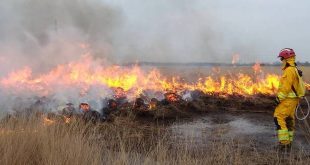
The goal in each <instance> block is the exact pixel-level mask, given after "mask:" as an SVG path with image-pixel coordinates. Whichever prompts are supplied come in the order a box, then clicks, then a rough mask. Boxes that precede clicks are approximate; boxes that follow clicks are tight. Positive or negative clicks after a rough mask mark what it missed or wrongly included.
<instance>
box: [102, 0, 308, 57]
mask: <svg viewBox="0 0 310 165" xmlns="http://www.w3.org/2000/svg"><path fill="white" fill-rule="evenodd" d="M104 1H105V2H108V3H109V4H113V5H114V6H116V7H119V8H121V10H122V12H123V13H122V14H123V15H124V16H125V17H126V24H125V25H126V26H124V28H125V31H127V32H128V31H129V32H130V31H131V32H132V34H134V35H133V36H130V37H133V38H136V39H137V40H141V42H137V44H139V45H135V47H137V49H138V50H141V52H145V51H146V52H148V51H147V50H148V49H149V50H150V51H152V52H153V53H154V54H156V53H158V54H160V56H159V58H160V59H162V58H163V56H164V55H163V54H165V55H166V58H167V59H170V60H173V59H177V60H181V61H222V62H226V61H229V60H230V59H229V57H230V56H231V55H232V54H234V53H239V54H240V57H241V60H242V61H255V60H261V61H265V62H268V61H275V60H276V58H275V56H277V54H278V52H279V50H280V49H282V48H284V47H292V48H294V49H295V50H296V52H297V55H298V60H301V61H306V60H307V61H310V55H309V53H310V47H309V46H308V44H309V43H310V1H308V0H297V1H292V0H272V1H269V0H219V1H214V0H153V1H151V0H148V1H145V0H130V1H128V0H104ZM159 41H162V42H161V43H160V42H159ZM124 42H126V40H124ZM130 44H132V43H129V45H130ZM157 44H158V45H159V46H158V47H161V46H162V48H163V50H156V45H157ZM161 44H162V45H161ZM124 45H126V44H124ZM153 46H154V47H155V48H153ZM164 51H167V52H170V54H169V53H167V52H164ZM166 53H167V54H166ZM149 55H151V54H143V53H141V54H139V55H136V56H137V57H138V58H142V59H143V58H145V59H148V60H152V59H154V60H158V58H153V57H149ZM146 56H147V57H146ZM153 56H156V55H153ZM179 57H181V58H179ZM227 59H228V60H227Z"/></svg>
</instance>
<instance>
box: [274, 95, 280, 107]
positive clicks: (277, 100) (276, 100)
mask: <svg viewBox="0 0 310 165" xmlns="http://www.w3.org/2000/svg"><path fill="white" fill-rule="evenodd" d="M275 103H276V105H279V104H280V99H279V97H276V99H275Z"/></svg>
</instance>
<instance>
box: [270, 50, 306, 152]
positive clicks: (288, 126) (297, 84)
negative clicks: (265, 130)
mask: <svg viewBox="0 0 310 165" xmlns="http://www.w3.org/2000/svg"><path fill="white" fill-rule="evenodd" d="M278 57H279V58H280V59H281V61H282V70H283V75H282V77H281V79H280V84H279V89H278V93H277V97H276V102H277V104H278V105H277V107H276V109H275V112H274V122H275V125H276V127H277V133H278V140H279V144H280V146H281V147H290V146H291V143H292V142H293V137H294V129H295V128H294V127H295V109H296V107H297V106H298V103H299V100H300V98H302V97H304V95H305V86H304V83H303V80H302V78H301V76H302V72H301V71H300V70H299V69H298V68H297V65H296V63H295V57H296V55H295V52H294V50H293V49H290V48H285V49H282V50H281V51H280V53H279V56H278Z"/></svg>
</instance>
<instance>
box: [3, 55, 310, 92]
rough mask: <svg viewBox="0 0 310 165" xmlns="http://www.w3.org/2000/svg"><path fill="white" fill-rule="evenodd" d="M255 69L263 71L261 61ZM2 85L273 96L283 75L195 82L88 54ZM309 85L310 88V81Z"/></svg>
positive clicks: (23, 73) (24, 71)
mask: <svg viewBox="0 0 310 165" xmlns="http://www.w3.org/2000/svg"><path fill="white" fill-rule="evenodd" d="M253 68H254V70H255V71H257V70H259V72H260V71H261V68H260V66H259V65H258V64H256V65H255V66H254V67H253ZM0 83H1V87H2V88H4V89H11V90H8V91H13V92H15V93H18V92H31V93H35V94H36V95H39V96H46V95H49V94H53V92H55V89H58V88H62V89H65V88H70V87H76V88H78V89H79V90H80V93H81V95H83V94H87V92H88V91H89V89H90V87H91V86H101V87H105V88H107V89H117V88H121V89H123V90H124V92H126V94H127V95H130V96H131V97H132V98H134V97H137V96H139V95H140V94H141V93H143V91H146V90H152V91H159V92H163V93H165V92H168V91H173V92H176V93H178V92H182V91H185V90H201V91H203V92H204V93H221V94H224V95H231V94H239V95H254V94H267V95H272V94H274V92H275V91H276V89H277V87H278V85H279V76H278V75H275V74H267V75H266V76H264V77H261V76H253V75H252V76H250V75H246V74H242V73H237V74H236V75H235V76H233V77H232V76H221V77H220V78H215V77H211V76H209V77H202V78H199V79H198V80H197V81H196V82H194V83H187V82H183V81H181V79H180V78H178V77H172V78H170V79H168V78H166V77H164V76H162V75H161V74H160V72H159V71H158V70H156V69H153V70H151V71H149V72H144V71H143V70H142V69H141V68H140V67H138V66H134V67H120V66H109V67H102V66H100V65H95V64H94V62H93V60H92V58H91V57H89V56H87V57H84V58H82V59H80V60H79V61H76V62H71V63H69V64H66V65H59V66H57V67H56V68H55V69H52V70H51V71H50V72H48V73H47V74H43V75H39V76H34V75H33V74H32V70H31V69H30V68H28V67H26V68H24V69H22V70H18V71H15V72H12V73H10V74H9V75H8V76H7V77H6V78H2V79H1V82H0ZM307 88H308V89H310V86H309V84H307Z"/></svg>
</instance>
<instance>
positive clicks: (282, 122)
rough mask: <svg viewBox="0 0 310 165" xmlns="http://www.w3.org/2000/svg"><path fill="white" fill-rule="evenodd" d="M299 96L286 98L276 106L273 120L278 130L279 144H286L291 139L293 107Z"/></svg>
mask: <svg viewBox="0 0 310 165" xmlns="http://www.w3.org/2000/svg"><path fill="white" fill-rule="evenodd" d="M298 102H299V98H286V99H284V100H282V101H281V103H280V104H279V105H278V106H277V107H276V109H275V112H274V115H273V116H274V122H275V124H276V127H277V131H278V140H279V142H280V144H283V145H286V144H290V143H291V142H292V141H293V137H294V130H295V109H296V107H297V105H298Z"/></svg>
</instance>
